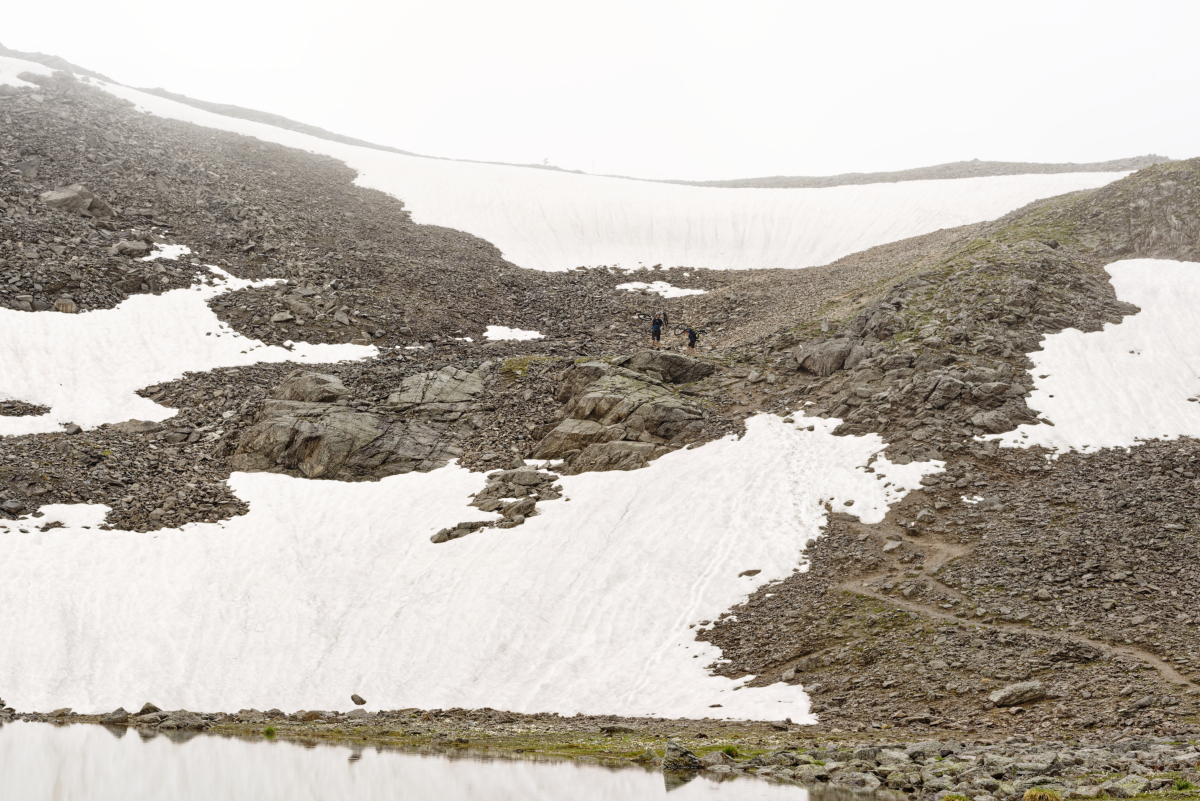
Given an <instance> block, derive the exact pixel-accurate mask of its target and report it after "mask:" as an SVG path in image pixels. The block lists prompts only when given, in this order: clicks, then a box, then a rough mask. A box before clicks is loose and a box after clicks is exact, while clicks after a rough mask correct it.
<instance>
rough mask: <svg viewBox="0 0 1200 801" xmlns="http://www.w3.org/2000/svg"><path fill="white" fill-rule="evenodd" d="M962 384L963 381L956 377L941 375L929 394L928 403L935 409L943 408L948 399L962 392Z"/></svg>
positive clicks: (952, 398)
mask: <svg viewBox="0 0 1200 801" xmlns="http://www.w3.org/2000/svg"><path fill="white" fill-rule="evenodd" d="M964 386H965V385H964V384H963V382H961V381H959V380H958V379H957V378H953V377H951V376H948V375H947V376H942V378H941V379H940V380H939V381H938V383H937V385H936V386H935V387H934V389H933V391H932V392H931V393H930V394H929V403H930V405H932V406H933V408H935V409H941V408H943V407H944V406H945V405H946V404H948V403H950V401H952V400H954V399H955V398H957V397H958V396H959V395H961V394H962V391H963V387H964Z"/></svg>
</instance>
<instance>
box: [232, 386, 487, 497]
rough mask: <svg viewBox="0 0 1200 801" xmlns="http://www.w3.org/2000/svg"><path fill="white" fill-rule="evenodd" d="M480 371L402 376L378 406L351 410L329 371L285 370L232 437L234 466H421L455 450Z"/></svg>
mask: <svg viewBox="0 0 1200 801" xmlns="http://www.w3.org/2000/svg"><path fill="white" fill-rule="evenodd" d="M482 392H483V382H482V377H481V376H480V375H479V374H478V373H470V372H467V371H466V370H460V369H457V368H454V367H445V368H443V369H442V370H440V371H436V372H429V373H420V374H417V375H415V376H409V377H408V378H406V379H404V380H403V381H402V382H401V385H400V388H399V389H398V390H397V391H396V392H393V393H392V394H391V395H389V396H388V399H387V402H386V403H385V404H383V405H382V406H381V407H380V411H377V412H372V411H365V412H364V411H357V410H355V409H351V408H349V406H347V405H342V403H339V401H342V402H343V403H344V396H345V395H346V394H347V393H348V390H347V389H346V388H345V386H343V385H342V382H341V381H340V380H338V379H337V378H335V377H333V376H328V375H322V374H319V373H311V372H305V371H299V370H298V371H295V372H293V373H292V374H291V375H289V376H288V377H287V378H286V379H284V381H283V382H282V383H281V384H280V385H279V386H278V387H277V388H276V390H275V392H274V393H272V397H271V398H269V399H267V400H266V401H265V402H264V403H263V405H262V408H261V410H260V412H259V414H258V417H257V418H256V421H255V425H254V426H252V427H251V428H250V429H248V430H247V431H246V433H245V434H244V435H243V437H242V439H241V441H240V442H239V443H238V446H237V450H236V451H235V453H234V455H233V458H232V464H233V467H234V469H236V470H247V471H271V472H291V471H295V472H297V473H299V474H300V475H303V476H306V477H308V478H340V479H361V478H382V477H384V476H390V475H396V474H398V473H408V472H411V471H413V470H418V471H422V472H423V471H427V470H433V469H436V468H438V467H441V466H443V465H445V464H446V463H447V462H448V461H450V460H451V459H453V458H455V457H457V456H459V455H461V453H462V450H461V448H460V447H459V446H458V444H457V442H458V441H459V440H460V439H461V437H462V436H463V435H465V434H466V433H468V432H469V431H470V430H471V423H470V418H469V417H467V416H466V414H467V412H468V411H469V410H470V409H471V407H472V405H473V404H474V403H475V401H476V399H477V398H478V396H479V395H480V394H482Z"/></svg>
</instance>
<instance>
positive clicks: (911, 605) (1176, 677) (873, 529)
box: [837, 520, 1200, 687]
mask: <svg viewBox="0 0 1200 801" xmlns="http://www.w3.org/2000/svg"><path fill="white" fill-rule="evenodd" d="M854 528H856V529H858V530H860V531H861V532H863V533H865V534H871V535H877V534H880V533H882V534H884V536H886V535H887V534H888V533H891V532H890V531H889V529H894V530H895V533H900V532H902V531H903V529H901V528H900V527H899V526H896V525H895V524H889V521H887V520H885V521H884V522H882V523H878V524H876V525H873V526H868V525H865V524H862V523H859V524H856V525H854ZM902 536H903V535H902ZM902 541H903V542H905V543H907V544H909V545H912V546H915V547H918V548H920V549H921V550H922V551H923V552H924V553H925V560H924V565H925V571H924V572H926V573H927V574H928V575H925V576H923V578H922V580H923V581H926V582H928V583H929V584H931V585H934V586H936V587H937V588H938V589H939V590H940V591H942V592H944V593H946V594H947V595H949V596H951V597H954V598H957V599H958V600H959V601H961V602H964V603H966V602H969V600H970V599H969V598H967V596H965V595H963V594H962V593H960V592H959V591H957V590H955V589H954V588H953V587H948V586H946V585H945V584H943V583H942V582H940V581H938V580H937V579H936V578H934V577H933V574H935V573H937V571H938V570H939V569H941V568H942V567H944V566H946V565H948V564H949V563H950V562H953V561H954V560H956V559H959V558H961V557H963V556H967V555H969V554H970V553H971V552H972V551H973V550H974V546H973V545H964V544H958V543H946V542H939V541H938V540H937V539H935V538H933V537H921V538H920V539H916V538H910V537H907V536H905V537H904V538H903V540H902ZM893 566H894V565H893ZM886 578H892V576H891V575H890V574H889V573H888V572H887V571H886V570H878V571H874V572H872V573H869V574H866V575H861V576H857V577H855V578H852V579H847V580H846V581H843V582H840V583H839V584H838V585H837V586H838V588H839V589H842V590H845V591H847V592H852V593H854V594H856V595H865V596H868V597H870V598H874V599H875V600H877V601H881V602H883V603H886V604H889V605H891V606H893V607H896V608H897V609H903V610H904V611H906V612H916V613H918V614H921V615H925V616H928V617H931V618H935V619H938V620H946V621H949V622H952V623H955V624H959V623H964V622H969V623H970V624H971V625H973V626H978V627H979V628H982V629H989V630H993V631H1002V632H1005V633H1008V634H1028V633H1029V632H1033V631H1036V632H1038V633H1040V634H1045V635H1046V636H1048V637H1055V638H1058V639H1060V640H1064V641H1068V642H1072V643H1077V644H1081V645H1087V646H1090V647H1092V648H1095V649H1097V650H1098V651H1101V652H1103V653H1105V654H1108V655H1109V656H1117V655H1120V656H1127V657H1133V658H1135V659H1139V660H1141V661H1143V662H1145V663H1147V664H1149V665H1151V666H1153V667H1154V668H1155V670H1157V671H1158V672H1159V674H1160V675H1161V676H1162V677H1163V678H1164V679H1165V680H1166V681H1168V682H1170V683H1172V684H1177V685H1182V686H1185V687H1198V686H1200V685H1197V684H1196V683H1195V682H1193V681H1192V680H1191V679H1189V678H1188V677H1186V676H1184V675H1183V674H1182V673H1180V672H1179V671H1178V670H1176V669H1175V668H1174V667H1172V666H1171V665H1170V664H1169V663H1168V662H1166V661H1164V660H1163V659H1162V658H1160V657H1159V656H1157V655H1155V654H1153V653H1151V652H1149V651H1146V650H1144V649H1142V648H1138V647H1136V646H1131V645H1112V644H1110V643H1106V642H1102V641H1099V640H1093V639H1091V638H1089V637H1083V636H1080V635H1078V634H1073V633H1071V632H1065V631H1057V630H1046V629H1033V628H1030V627H1028V626H1021V625H1019V624H1016V623H985V622H983V621H981V620H969V621H964V620H963V619H961V618H959V617H958V616H956V615H955V614H954V613H953V612H950V611H947V610H944V609H940V608H938V607H936V606H934V605H932V604H926V603H921V602H920V601H914V600H909V599H907V598H897V597H895V596H892V595H888V594H886V593H882V592H880V591H878V590H876V589H875V588H874V587H872V586H870V583H871V582H873V581H879V580H881V579H886Z"/></svg>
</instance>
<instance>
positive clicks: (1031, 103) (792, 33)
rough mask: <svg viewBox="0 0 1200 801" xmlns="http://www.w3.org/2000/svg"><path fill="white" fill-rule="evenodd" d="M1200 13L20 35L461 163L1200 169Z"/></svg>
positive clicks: (221, 11)
mask: <svg viewBox="0 0 1200 801" xmlns="http://www.w3.org/2000/svg"><path fill="white" fill-rule="evenodd" d="M1198 30H1200V2H1196V0H1172V1H1171V2H1164V1H1163V0H1138V2H1101V1H1099V0H1092V1H1091V2H1074V1H1071V2H1066V1H1060V2H1056V1H1055V0H1038V1H1036V2H1026V1H1025V0H1003V2H1001V1H1000V0H996V1H994V2H965V1H964V0H955V2H919V1H916V2H896V0H890V1H889V2H829V0H821V1H820V2H809V1H808V0H780V1H779V2H765V1H763V2H758V1H756V0H736V2H735V1H733V0H726V1H725V2H710V0H686V2H685V1H683V0H635V1H634V2H626V1H625V0H603V2H590V3H588V2H562V0H558V1H557V2H528V1H527V0H503V2H496V0H473V1H471V2H466V1H464V0H436V1H433V0H426V1H425V2H411V0H389V1H388V2H362V0H339V2H312V1H311V0H292V1H291V2H282V1H281V0H275V1H274V2H269V3H267V2H257V1H256V0H238V1H237V2H233V1H232V0H205V2H194V3H177V2H162V0H106V1H105V2H95V0H88V1H87V2H81V1H80V0H62V1H60V2H55V3H53V4H45V3H19V4H17V3H14V4H13V5H12V7H9V8H6V9H5V12H4V24H3V27H2V28H0V42H2V43H3V44H4V45H6V46H8V47H10V48H14V49H18V50H35V51H41V52H46V53H53V54H56V55H60V56H63V57H64V58H66V59H67V60H69V61H72V62H74V63H76V64H79V65H81V66H84V67H88V68H90V69H94V70H97V71H99V72H102V73H105V74H107V75H108V76H109V77H111V78H113V79H114V80H117V81H120V82H121V83H125V84H129V85H131V86H138V87H158V86H161V87H165V88H167V89H170V90H172V91H175V92H182V93H183V94H187V95H191V96H193V97H197V98H201V99H204V100H212V101H216V102H224V103H233V104H236V105H242V106H248V107H251V108H256V109H262V110H264V111H271V112H275V113H278V114H283V115H284V116H287V117H291V118H293V119H297V120H301V121H303V122H308V123H312V124H315V125H319V126H321V127H324V128H328V129H330V130H333V131H337V132H339V133H344V134H347V135H351V136H358V137H361V138H363V139H368V140H371V141H374V142H379V143H382V144H388V145H392V146H395V147H399V148H402V149H405V150H410V151H414V152H417V153H424V154H430V155H437V156H448V157H453V158H471V159H483V160H493V161H508V162H520V163H528V162H541V161H542V160H543V159H548V160H549V162H550V163H551V164H554V165H557V166H560V167H564V168H568V169H581V170H585V171H587V172H597V173H607V174H623V175H635V176H641V177H649V178H684V179H709V178H737V177H751V176H762V175H825V174H833V173H839V172H849V171H874V170H892V169H904V168H907V167H918V166H924V165H928V164H936V163H941V162H946V161H957V160H960V159H971V158H979V159H989V160H990V159H999V160H1013V161H1076V162H1082V161H1099V160H1104V159H1111V158H1119V157H1124V156H1134V155H1143V154H1146V153H1151V152H1154V153H1158V154H1161V155H1166V156H1170V157H1172V158H1189V157H1193V156H1197V155H1200V103H1198V102H1197V100H1196V97H1197V84H1198V81H1197V79H1198V78H1200V48H1198V47H1197V46H1196V35H1197V33H1196V32H1197V31H1198Z"/></svg>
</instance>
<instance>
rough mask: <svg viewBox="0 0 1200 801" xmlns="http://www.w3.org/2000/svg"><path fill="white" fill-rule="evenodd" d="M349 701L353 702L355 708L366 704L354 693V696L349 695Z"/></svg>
mask: <svg viewBox="0 0 1200 801" xmlns="http://www.w3.org/2000/svg"><path fill="white" fill-rule="evenodd" d="M350 700H351V701H353V702H354V704H355V706H362V705H363V704H365V703H366V701H364V700H363V698H362V696H361V695H359V694H358V693H354V695H351V696H350Z"/></svg>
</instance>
